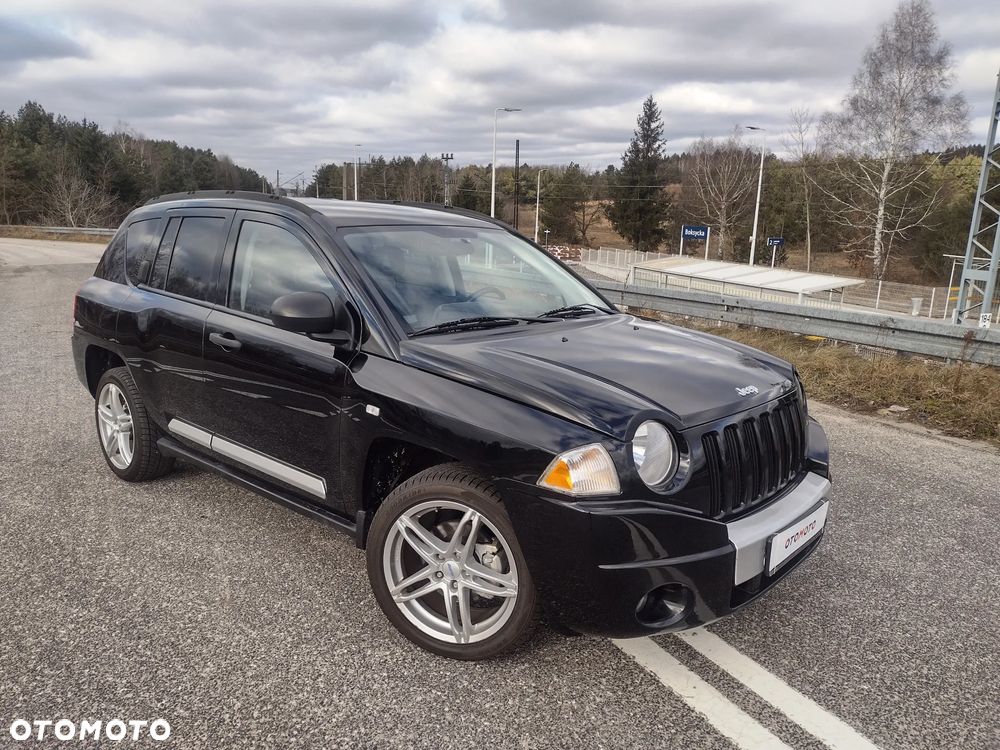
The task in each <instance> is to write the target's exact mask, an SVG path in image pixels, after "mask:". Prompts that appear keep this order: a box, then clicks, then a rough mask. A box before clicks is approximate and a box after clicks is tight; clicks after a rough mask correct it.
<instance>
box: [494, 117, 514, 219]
mask: <svg viewBox="0 0 1000 750" xmlns="http://www.w3.org/2000/svg"><path fill="white" fill-rule="evenodd" d="M520 111H521V110H520V109H519V108H518V107H497V108H496V109H494V110H493V170H492V171H493V177H492V179H491V181H490V216H492V217H494V218H496V215H497V117H498V116H499V115H500V113H501V112H520Z"/></svg>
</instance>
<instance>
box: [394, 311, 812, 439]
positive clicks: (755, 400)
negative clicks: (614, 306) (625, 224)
mask: <svg viewBox="0 0 1000 750" xmlns="http://www.w3.org/2000/svg"><path fill="white" fill-rule="evenodd" d="M401 356H402V359H403V362H404V363H406V364H408V365H411V366H414V367H419V368H420V369H422V370H427V371H430V372H434V373H436V374H438V375H441V376H443V377H447V378H451V379H453V380H456V381H459V382H462V383H465V384H467V385H470V386H473V387H475V388H479V389H482V390H485V391H489V392H491V393H495V394H497V395H500V396H503V397H506V398H509V399H512V400H514V401H519V402H521V403H524V404H527V405H529V406H533V407H536V408H538V409H543V410H545V411H548V412H550V413H552V414H556V415H558V416H560V417H563V418H565V419H568V420H571V421H573V422H576V423H579V424H583V425H586V426H588V427H591V428H593V429H595V430H598V431H600V432H603V433H605V434H607V435H609V436H612V437H615V438H618V439H625V438H626V433H627V431H628V428H629V425H630V423H631V422H632V421H633V420H634V418H635V416H636V414H637V413H641V412H661V413H664V412H665V416H666V418H667V419H668V420H669V421H672V422H673V424H674V426H675V427H676V428H677V429H681V430H683V429H686V428H688V427H692V426H695V425H699V424H703V423H705V422H711V421H714V420H716V419H721V418H723V417H726V416H729V415H731V414H734V413H736V412H739V411H743V410H744V409H749V408H751V407H754V406H757V405H760V404H763V403H766V402H767V401H770V400H772V399H774V398H777V397H778V396H780V395H782V394H784V393H787V392H788V391H789V390H791V389H792V388H793V387H794V386H793V379H794V374H793V370H792V366H791V365H790V364H788V363H787V362H784V361H783V360H780V359H778V358H776V357H772V356H770V355H768V354H765V353H764V352H760V351H757V350H756V349H752V348H750V347H746V346H742V345H740V344H736V343H734V342H731V341H727V340H725V339H720V338H718V337H716V336H710V335H708V334H704V333H699V332H697V331H691V330H688V329H684V328H677V327H675V326H668V325H664V324H662V323H654V322H649V321H645V320H641V319H639V318H635V317H633V316H631V315H609V316H600V317H594V318H578V319H574V320H571V321H563V322H559V323H539V324H531V325H522V326H520V327H518V328H516V329H515V328H502V329H492V330H488V331H476V332H464V333H454V334H448V335H441V336H427V337H421V338H417V339H409V340H407V341H404V342H403V344H402V346H401ZM754 389H756V392H754Z"/></svg>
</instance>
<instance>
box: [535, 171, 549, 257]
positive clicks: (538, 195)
mask: <svg viewBox="0 0 1000 750" xmlns="http://www.w3.org/2000/svg"><path fill="white" fill-rule="evenodd" d="M548 171H549V170H547V169H539V170H538V184H537V185H536V186H535V244H536V245H537V244H538V207H539V205H540V204H541V202H542V172H548Z"/></svg>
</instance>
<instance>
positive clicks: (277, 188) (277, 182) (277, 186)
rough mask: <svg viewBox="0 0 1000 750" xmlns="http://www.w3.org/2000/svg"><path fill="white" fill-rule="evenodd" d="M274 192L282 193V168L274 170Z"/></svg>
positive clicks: (276, 193)
mask: <svg viewBox="0 0 1000 750" xmlns="http://www.w3.org/2000/svg"><path fill="white" fill-rule="evenodd" d="M274 194H275V195H281V170H280V169H276V170H274Z"/></svg>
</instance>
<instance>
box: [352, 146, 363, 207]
mask: <svg viewBox="0 0 1000 750" xmlns="http://www.w3.org/2000/svg"><path fill="white" fill-rule="evenodd" d="M359 148H361V144H360V143H355V144H354V200H358V170H359V169H361V157H360V156H358V149H359Z"/></svg>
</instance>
